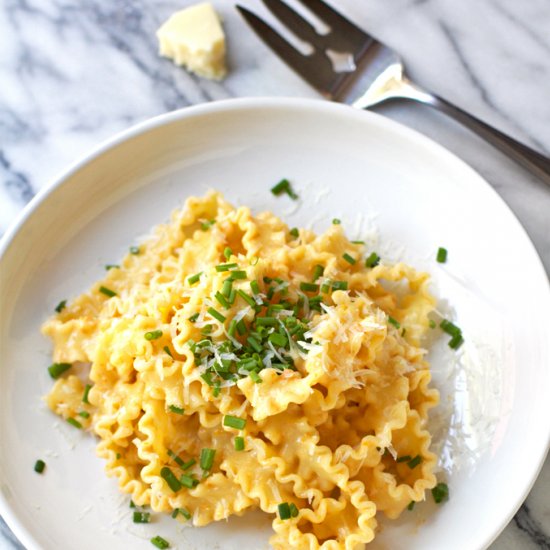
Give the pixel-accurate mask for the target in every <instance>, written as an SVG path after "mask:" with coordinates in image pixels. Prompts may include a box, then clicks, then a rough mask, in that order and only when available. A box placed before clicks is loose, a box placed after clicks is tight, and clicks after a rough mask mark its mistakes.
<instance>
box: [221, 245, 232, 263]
mask: <svg viewBox="0 0 550 550" xmlns="http://www.w3.org/2000/svg"><path fill="white" fill-rule="evenodd" d="M232 254H233V251H232V250H231V248H229V247H228V246H226V247H225V249H224V251H223V255H224V258H225V259H226V260H229V258H231V255H232Z"/></svg>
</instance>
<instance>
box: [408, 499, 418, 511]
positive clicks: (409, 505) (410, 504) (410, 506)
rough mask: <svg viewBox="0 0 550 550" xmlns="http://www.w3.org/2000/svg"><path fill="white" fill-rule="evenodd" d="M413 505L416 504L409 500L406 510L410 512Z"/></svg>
mask: <svg viewBox="0 0 550 550" xmlns="http://www.w3.org/2000/svg"><path fill="white" fill-rule="evenodd" d="M415 504H416V502H415V501H414V500H411V501H410V502H409V504H408V506H407V510H409V511H411V512H412V511H413V508H414V505H415Z"/></svg>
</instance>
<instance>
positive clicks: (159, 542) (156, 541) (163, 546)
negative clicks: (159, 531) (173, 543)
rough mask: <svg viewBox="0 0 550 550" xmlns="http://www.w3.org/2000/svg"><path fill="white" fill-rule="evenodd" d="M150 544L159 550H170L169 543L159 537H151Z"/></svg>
mask: <svg viewBox="0 0 550 550" xmlns="http://www.w3.org/2000/svg"><path fill="white" fill-rule="evenodd" d="M151 544H152V545H153V546H156V547H157V548H160V550H166V548H170V543H169V542H168V541H167V540H166V539H163V538H162V537H161V536H160V535H157V536H156V537H153V538H152V539H151Z"/></svg>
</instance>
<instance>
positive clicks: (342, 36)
mask: <svg viewBox="0 0 550 550" xmlns="http://www.w3.org/2000/svg"><path fill="white" fill-rule="evenodd" d="M298 1H299V2H300V4H302V5H303V6H305V7H306V8H307V9H309V10H310V11H311V12H312V13H314V14H315V15H316V16H317V17H318V18H319V19H321V21H324V22H325V23H326V24H327V25H328V26H329V27H330V29H331V33H330V34H331V48H333V49H335V50H336V49H340V48H341V49H343V50H350V51H353V50H356V49H357V48H360V47H363V48H364V49H366V48H368V47H369V45H370V44H371V43H372V42H373V41H374V39H373V38H372V36H370V35H369V34H367V33H366V32H365V31H363V30H361V29H360V28H359V27H357V26H355V25H354V24H353V23H352V22H351V21H350V20H349V19H346V18H345V17H344V16H343V15H341V14H340V13H338V12H337V11H336V10H334V9H332V8H331V7H330V6H329V5H328V4H325V3H324V2H323V1H322V0H298Z"/></svg>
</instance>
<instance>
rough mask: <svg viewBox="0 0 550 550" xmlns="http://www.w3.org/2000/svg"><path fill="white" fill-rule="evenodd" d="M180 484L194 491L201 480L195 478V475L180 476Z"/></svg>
mask: <svg viewBox="0 0 550 550" xmlns="http://www.w3.org/2000/svg"><path fill="white" fill-rule="evenodd" d="M180 483H181V484H182V485H183V486H184V487H187V488H188V489H192V488H193V487H196V486H197V485H198V484H199V480H198V479H196V478H195V477H193V474H191V475H188V474H182V475H181V476H180Z"/></svg>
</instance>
